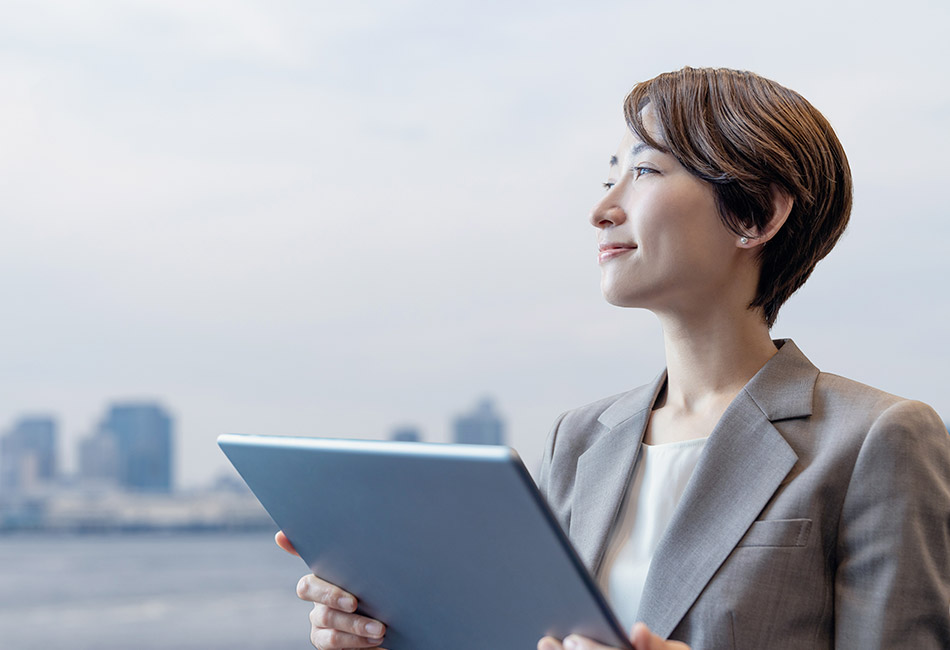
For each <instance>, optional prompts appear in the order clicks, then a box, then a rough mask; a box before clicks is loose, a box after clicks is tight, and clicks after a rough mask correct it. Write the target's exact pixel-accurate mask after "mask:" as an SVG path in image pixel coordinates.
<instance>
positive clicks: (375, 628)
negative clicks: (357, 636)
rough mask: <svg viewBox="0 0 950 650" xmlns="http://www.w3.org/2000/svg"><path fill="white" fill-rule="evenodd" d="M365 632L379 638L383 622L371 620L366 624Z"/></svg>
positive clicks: (381, 634)
mask: <svg viewBox="0 0 950 650" xmlns="http://www.w3.org/2000/svg"><path fill="white" fill-rule="evenodd" d="M366 634H367V635H368V636H371V637H375V638H381V637H382V636H383V624H382V623H377V622H376V621H373V622H372V623H367V624H366Z"/></svg>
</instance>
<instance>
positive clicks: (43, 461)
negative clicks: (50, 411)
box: [0, 417, 56, 494]
mask: <svg viewBox="0 0 950 650" xmlns="http://www.w3.org/2000/svg"><path fill="white" fill-rule="evenodd" d="M55 479H56V421H55V420H54V419H53V418H51V417H28V418H22V419H20V420H19V421H17V423H16V424H15V425H14V426H13V428H12V429H10V430H9V431H8V432H7V433H5V434H4V435H3V437H2V438H0V491H3V492H4V493H8V494H10V493H21V492H29V491H31V490H33V489H35V488H37V487H40V486H42V485H44V484H49V483H52V482H53V481H54V480H55Z"/></svg>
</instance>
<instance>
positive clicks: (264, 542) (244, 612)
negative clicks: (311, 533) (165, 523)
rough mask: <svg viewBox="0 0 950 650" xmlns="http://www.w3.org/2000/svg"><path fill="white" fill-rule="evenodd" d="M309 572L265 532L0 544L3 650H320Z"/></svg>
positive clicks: (4, 539) (26, 539)
mask: <svg viewBox="0 0 950 650" xmlns="http://www.w3.org/2000/svg"><path fill="white" fill-rule="evenodd" d="M306 572H307V567H306V566H305V565H304V563H303V561H302V560H300V559H299V558H296V557H292V556H290V555H287V554H286V553H284V552H283V551H281V550H280V549H278V548H277V546H276V545H275V544H274V541H273V537H272V535H271V534H269V533H267V532H257V533H227V534H224V533H222V534H196V535H116V536H102V537H98V536H76V537H56V536H26V535H10V536H0V648H2V649H3V650H32V649H34V648H36V649H40V648H42V649H44V650H45V649H47V648H71V649H75V650H82V649H90V650H92V649H93V648H95V649H96V650H119V649H121V650H128V649H130V648H138V649H151V648H175V649H181V650H189V649H194V650H198V649H201V650H217V649H221V650H224V649H225V648H227V649H228V650H250V649H251V648H254V649H257V648H266V649H268V650H269V649H274V650H305V649H307V648H310V650H312V648H311V646H310V642H309V626H310V624H309V621H308V619H307V615H308V613H309V611H310V606H308V605H307V604H306V603H304V602H301V601H300V600H298V599H297V597H296V595H295V592H294V589H295V587H296V584H297V580H298V579H299V578H300V576H301V575H303V574H304V573H306Z"/></svg>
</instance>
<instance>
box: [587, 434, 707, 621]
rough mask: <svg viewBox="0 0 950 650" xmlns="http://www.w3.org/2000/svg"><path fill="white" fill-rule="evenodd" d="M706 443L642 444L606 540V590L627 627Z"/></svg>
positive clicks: (602, 584) (603, 572)
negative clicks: (628, 484)
mask: <svg viewBox="0 0 950 650" xmlns="http://www.w3.org/2000/svg"><path fill="white" fill-rule="evenodd" d="M705 444H706V438H697V439H695V440H684V441H681V442H671V443H667V444H665V445H646V444H642V445H641V447H640V460H639V462H638V463H637V468H636V471H635V473H634V476H633V479H632V480H631V482H630V490H629V491H628V492H627V494H626V496H625V497H624V503H623V505H622V506H621V511H620V515H619V518H618V520H617V524H616V525H615V526H614V530H613V533H612V534H611V537H610V541H609V543H608V545H607V551H606V554H605V556H604V563H603V564H602V565H601V569H600V577H599V582H600V587H601V589H602V590H603V592H604V594H605V595H606V596H607V599H608V600H609V601H610V604H611V607H612V608H613V610H614V612H616V614H617V617H618V618H619V619H620V623H621V624H622V625H623V626H624V629H625V630H626V631H628V632H629V631H630V628H631V627H633V624H634V623H636V622H637V610H638V609H639V607H640V597H641V596H642V594H643V585H644V583H645V582H646V578H647V571H649V569H650V562H651V561H652V560H653V553H654V552H655V551H656V547H657V544H658V543H659V541H660V537H662V535H663V533H664V531H666V527H667V525H668V524H669V523H670V520H671V519H672V518H673V512H674V511H675V510H676V506H677V504H679V502H680V498H681V497H682V496H683V492H684V491H685V490H686V484H687V483H688V482H689V479H690V477H691V476H692V475H693V470H695V469H696V464H697V463H698V462H699V457H700V455H701V454H702V452H703V447H704V446H705Z"/></svg>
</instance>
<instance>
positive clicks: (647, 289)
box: [590, 105, 754, 313]
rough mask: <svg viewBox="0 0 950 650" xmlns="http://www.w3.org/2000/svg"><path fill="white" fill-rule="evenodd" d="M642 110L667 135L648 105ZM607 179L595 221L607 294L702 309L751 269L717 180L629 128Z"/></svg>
mask: <svg viewBox="0 0 950 650" xmlns="http://www.w3.org/2000/svg"><path fill="white" fill-rule="evenodd" d="M642 115H643V123H644V125H645V126H646V128H647V130H648V131H649V132H650V134H651V135H652V136H653V137H655V138H656V139H657V141H658V142H661V143H662V142H663V139H662V137H661V136H660V133H659V130H658V129H657V128H656V122H655V119H654V117H653V113H652V111H651V110H650V107H649V105H647V107H646V108H645V109H644V111H643V114H642ZM604 186H605V188H607V194H606V195H605V196H604V198H603V199H602V200H601V201H600V202H598V203H597V204H596V205H595V206H594V208H593V210H592V211H591V215H590V221H591V223H592V224H593V225H594V226H595V227H596V228H597V229H598V231H599V232H598V235H597V239H598V244H599V255H598V259H599V262H600V268H601V272H602V276H601V289H602V290H603V293H604V297H605V298H606V299H607V301H608V302H610V303H612V304H614V305H618V306H621V307H644V308H647V309H651V310H653V311H656V312H672V313H676V312H682V311H683V310H686V311H687V312H689V311H695V310H703V309H706V308H708V307H710V306H711V305H712V304H713V303H714V301H716V300H717V298H721V297H722V296H723V292H724V291H725V290H727V289H730V288H733V287H734V283H735V280H736V278H737V274H747V273H748V268H747V267H748V261H749V260H748V255H743V250H742V249H741V248H740V247H739V237H738V236H737V235H736V234H734V233H732V232H731V231H729V230H728V229H727V228H726V227H725V226H724V225H723V224H722V222H721V221H720V219H719V214H718V212H717V208H716V199H715V194H714V191H713V189H712V187H711V186H710V185H708V184H707V183H705V182H703V181H701V180H700V179H698V178H696V177H695V176H693V175H692V174H690V173H689V172H688V171H687V170H686V168H684V167H683V166H682V165H680V164H679V163H678V162H677V161H676V159H675V158H674V157H673V156H671V155H669V154H666V153H663V152H662V151H659V150H657V149H654V148H652V147H649V146H648V145H646V144H645V143H643V142H640V140H639V139H638V138H637V137H636V136H635V135H634V134H633V133H632V132H631V131H630V130H629V129H627V130H626V132H625V133H624V136H623V139H622V140H621V142H620V147H619V149H618V150H617V153H616V156H614V157H613V158H611V163H610V170H609V172H608V177H607V182H606V183H605V184H604ZM753 291H754V286H753ZM749 300H751V296H750V297H749ZM684 313H685V312H684Z"/></svg>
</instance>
